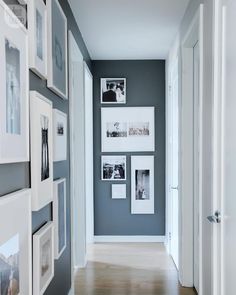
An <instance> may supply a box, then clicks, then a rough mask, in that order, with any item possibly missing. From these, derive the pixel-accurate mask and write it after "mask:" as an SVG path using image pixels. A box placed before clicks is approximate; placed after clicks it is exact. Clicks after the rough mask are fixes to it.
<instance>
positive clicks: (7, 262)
mask: <svg viewBox="0 0 236 295" xmlns="http://www.w3.org/2000/svg"><path fill="white" fill-rule="evenodd" d="M0 294H1V295H17V294H20V280H19V235H18V234H17V235H15V236H14V237H12V238H11V239H10V240H8V241H7V242H6V243H4V244H3V245H1V246H0Z"/></svg>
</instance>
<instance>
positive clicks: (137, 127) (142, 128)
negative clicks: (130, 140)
mask: <svg viewBox="0 0 236 295" xmlns="http://www.w3.org/2000/svg"><path fill="white" fill-rule="evenodd" d="M149 134H150V129H149V122H132V123H129V136H149Z"/></svg>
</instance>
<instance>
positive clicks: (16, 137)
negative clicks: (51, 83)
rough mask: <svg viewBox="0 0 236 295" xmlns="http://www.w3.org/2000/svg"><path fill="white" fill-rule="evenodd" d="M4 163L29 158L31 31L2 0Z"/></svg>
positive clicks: (0, 139) (0, 150) (0, 142)
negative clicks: (29, 45) (28, 34)
mask: <svg viewBox="0 0 236 295" xmlns="http://www.w3.org/2000/svg"><path fill="white" fill-rule="evenodd" d="M0 56H1V79H0V97H1V99H0V164H5V163H16V162H28V161H29V95H28V89H29V74H28V39H27V31H26V29H25V27H24V26H23V25H22V23H21V22H20V21H19V20H18V18H17V17H16V16H15V15H14V14H13V12H12V11H11V10H10V9H9V8H8V6H7V5H6V4H5V3H4V2H3V1H2V0H1V1H0Z"/></svg>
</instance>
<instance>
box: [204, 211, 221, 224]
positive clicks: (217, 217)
mask: <svg viewBox="0 0 236 295" xmlns="http://www.w3.org/2000/svg"><path fill="white" fill-rule="evenodd" d="M207 219H208V221H209V222H211V223H220V222H221V217H220V212H219V211H216V212H215V214H214V215H211V216H208V217H207Z"/></svg>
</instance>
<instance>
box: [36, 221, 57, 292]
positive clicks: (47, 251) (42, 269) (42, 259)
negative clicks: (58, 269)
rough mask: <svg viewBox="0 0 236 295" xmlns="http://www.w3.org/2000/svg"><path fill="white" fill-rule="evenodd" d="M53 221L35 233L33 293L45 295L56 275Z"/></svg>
mask: <svg viewBox="0 0 236 295" xmlns="http://www.w3.org/2000/svg"><path fill="white" fill-rule="evenodd" d="M53 242H54V241H53V222H48V223H46V224H45V225H44V226H43V227H42V228H41V229H40V230H39V231H37V232H36V233H35V234H34V235H33V295H43V294H44V292H45V291H46V289H47V287H48V285H49V284H50V282H51V280H52V279H53V277H54V249H53V246H54V243H53Z"/></svg>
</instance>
